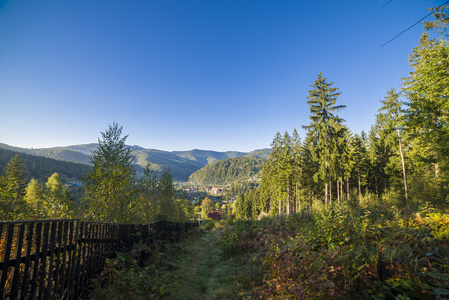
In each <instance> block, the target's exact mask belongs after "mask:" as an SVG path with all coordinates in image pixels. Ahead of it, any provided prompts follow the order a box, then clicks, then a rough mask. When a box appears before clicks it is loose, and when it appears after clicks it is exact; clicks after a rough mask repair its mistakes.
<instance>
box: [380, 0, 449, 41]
mask: <svg viewBox="0 0 449 300" xmlns="http://www.w3.org/2000/svg"><path fill="white" fill-rule="evenodd" d="M390 2H391V0H390ZM388 3H389V2H388ZM388 3H387V4H388ZM448 3H449V1H446V2H445V3H443V4H441V5H440V6H438V7H437V8H434V9H432V11H431V12H430V13H429V14H428V15H426V16H425V17H424V18H422V19H421V20H419V21H418V22H416V23H415V24H413V25H412V26H410V27H408V28H407V29H405V30H403V31H401V32H400V33H399V34H398V35H396V36H395V37H394V38H392V39H391V40H389V41H388V42H386V43H385V44H383V45H381V46H380V47H383V46H385V45H386V44H389V43H391V42H392V41H394V40H395V39H397V38H398V37H399V36H400V35H401V34H403V33H404V32H406V31H408V30H410V29H412V28H413V27H415V26H416V25H417V24H419V23H420V22H422V21H423V20H424V19H426V18H427V17H428V16H430V15H431V14H433V13H434V12H435V10H436V9H438V8H440V7H443V6H444V5H446V4H448ZM385 5H386V4H385Z"/></svg>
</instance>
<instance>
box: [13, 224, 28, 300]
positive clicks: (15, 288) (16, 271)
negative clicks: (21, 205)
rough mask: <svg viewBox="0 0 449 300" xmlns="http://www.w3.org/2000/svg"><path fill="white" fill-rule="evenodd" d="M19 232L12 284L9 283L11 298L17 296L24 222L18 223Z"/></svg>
mask: <svg viewBox="0 0 449 300" xmlns="http://www.w3.org/2000/svg"><path fill="white" fill-rule="evenodd" d="M18 230H19V234H18V236H17V240H16V255H15V257H14V258H15V264H14V273H13V277H12V285H11V298H12V299H15V298H17V293H18V292H19V270H20V263H21V257H22V246H23V237H24V235H25V224H18Z"/></svg>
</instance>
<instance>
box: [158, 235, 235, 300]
mask: <svg viewBox="0 0 449 300" xmlns="http://www.w3.org/2000/svg"><path fill="white" fill-rule="evenodd" d="M222 232H223V228H220V229H216V230H214V231H208V232H205V233H198V234H195V235H193V236H191V237H188V238H187V239H186V240H185V241H183V245H184V248H183V251H182V252H181V253H180V255H179V256H178V257H177V258H176V260H175V261H174V262H172V263H173V265H174V266H175V268H176V269H175V270H173V271H172V272H171V275H170V280H169V283H168V284H167V285H166V287H165V290H166V293H165V295H163V296H162V297H161V298H162V299H187V300H189V299H192V300H193V299H195V300H196V299H238V298H240V297H239V295H238V291H239V290H240V288H239V286H238V284H237V282H236V280H235V276H236V274H238V273H239V271H241V263H240V264H239V263H238V262H237V261H236V260H235V259H233V258H225V257H224V256H223V255H222V252H221V249H220V246H219V244H218V239H219V236H220V235H221V233H222Z"/></svg>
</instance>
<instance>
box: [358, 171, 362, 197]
mask: <svg viewBox="0 0 449 300" xmlns="http://www.w3.org/2000/svg"><path fill="white" fill-rule="evenodd" d="M358 172H359V200H361V199H362V184H361V180H360V166H359V168H358Z"/></svg>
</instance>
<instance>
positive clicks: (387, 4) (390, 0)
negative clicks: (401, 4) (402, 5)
mask: <svg viewBox="0 0 449 300" xmlns="http://www.w3.org/2000/svg"><path fill="white" fill-rule="evenodd" d="M391 1H393V0H390V1H388V2H387V3H385V4H384V5H382V7H381V8H384V7H385V6H387V5H388V3H390V2H391Z"/></svg>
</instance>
